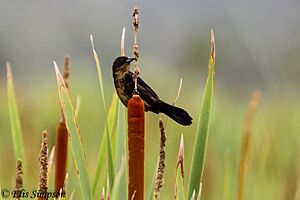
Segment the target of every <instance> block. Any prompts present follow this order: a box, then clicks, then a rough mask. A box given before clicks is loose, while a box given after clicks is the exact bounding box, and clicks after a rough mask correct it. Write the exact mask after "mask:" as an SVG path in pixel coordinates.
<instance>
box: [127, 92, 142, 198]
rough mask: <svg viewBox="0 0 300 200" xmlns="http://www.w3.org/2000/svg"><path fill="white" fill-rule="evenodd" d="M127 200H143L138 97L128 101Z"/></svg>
mask: <svg viewBox="0 0 300 200" xmlns="http://www.w3.org/2000/svg"><path fill="white" fill-rule="evenodd" d="M127 107H128V154H129V158H128V164H129V167H128V168H129V179H128V199H132V196H133V195H134V199H135V200H142V199H144V143H145V138H144V137H145V127H144V126H145V125H144V123H145V113H144V109H145V108H144V102H143V100H142V99H141V97H140V96H139V95H133V96H132V98H131V99H130V100H129V101H128V106H127Z"/></svg>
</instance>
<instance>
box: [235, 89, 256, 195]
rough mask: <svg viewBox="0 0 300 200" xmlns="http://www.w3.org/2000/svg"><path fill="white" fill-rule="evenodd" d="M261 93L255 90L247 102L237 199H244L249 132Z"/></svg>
mask: <svg viewBox="0 0 300 200" xmlns="http://www.w3.org/2000/svg"><path fill="white" fill-rule="evenodd" d="M260 97H261V93H260V92H259V91H255V92H254V93H253V96H252V100H251V101H250V103H249V107H248V112H247V115H246V119H245V127H244V133H243V136H242V144H241V158H240V165H239V174H238V194H237V196H238V200H243V199H244V184H245V177H246V174H247V169H248V164H249V154H250V134H251V131H252V126H253V118H254V114H255V111H256V109H257V106H258V103H259V100H260Z"/></svg>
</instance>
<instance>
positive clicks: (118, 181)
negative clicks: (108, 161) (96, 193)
mask: <svg viewBox="0 0 300 200" xmlns="http://www.w3.org/2000/svg"><path fill="white" fill-rule="evenodd" d="M125 166H126V160H125V157H124V156H123V157H122V160H121V164H120V168H119V171H118V173H117V175H116V179H115V181H114V186H113V188H112V191H111V200H117V199H124V196H123V197H120V196H119V190H120V187H122V185H121V180H122V177H124V170H125ZM126 186H127V185H125V187H126Z"/></svg>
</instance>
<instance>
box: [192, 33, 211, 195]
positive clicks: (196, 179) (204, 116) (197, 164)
mask: <svg viewBox="0 0 300 200" xmlns="http://www.w3.org/2000/svg"><path fill="white" fill-rule="evenodd" d="M214 78H215V44H214V34H213V31H211V52H210V59H209V64H208V77H207V81H206V85H205V89H204V94H203V99H202V105H201V110H200V117H199V121H198V127H197V133H196V139H195V146H194V152H193V157H192V164H191V173H190V181H189V189H188V199H191V196H192V194H193V191H194V190H195V193H196V194H198V192H199V187H200V182H201V180H202V175H203V169H204V162H205V153H206V146H207V139H208V128H209V121H210V115H211V108H212V100H213V91H214Z"/></svg>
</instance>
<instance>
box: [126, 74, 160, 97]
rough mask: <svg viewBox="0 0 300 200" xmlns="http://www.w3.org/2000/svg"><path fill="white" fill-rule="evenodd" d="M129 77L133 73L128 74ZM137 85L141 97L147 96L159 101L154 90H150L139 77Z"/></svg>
mask: <svg viewBox="0 0 300 200" xmlns="http://www.w3.org/2000/svg"><path fill="white" fill-rule="evenodd" d="M130 75H131V76H132V75H133V73H132V72H130ZM137 84H138V91H139V92H140V93H143V94H141V95H147V96H148V95H149V96H151V97H152V98H155V99H159V97H158V95H157V94H156V93H155V92H154V90H152V88H151V87H150V86H149V85H147V83H145V82H144V81H143V79H141V78H140V77H138V79H137Z"/></svg>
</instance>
